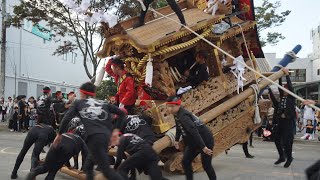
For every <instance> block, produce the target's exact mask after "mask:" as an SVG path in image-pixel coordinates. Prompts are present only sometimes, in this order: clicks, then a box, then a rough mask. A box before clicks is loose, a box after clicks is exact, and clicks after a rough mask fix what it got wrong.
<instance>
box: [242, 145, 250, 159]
mask: <svg viewBox="0 0 320 180" xmlns="http://www.w3.org/2000/svg"><path fill="white" fill-rule="evenodd" d="M242 149H243V152H244V154H245V155H246V156H250V154H249V150H248V141H247V142H245V143H243V144H242Z"/></svg>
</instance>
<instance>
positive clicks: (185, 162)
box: [182, 135, 217, 180]
mask: <svg viewBox="0 0 320 180" xmlns="http://www.w3.org/2000/svg"><path fill="white" fill-rule="evenodd" d="M204 141H205V144H206V146H207V148H209V149H213V145H214V142H213V138H212V136H211V137H209V135H208V137H207V138H205V139H204ZM199 153H201V161H202V166H203V169H204V170H205V171H206V173H207V175H208V177H209V180H216V179H217V177H216V173H215V171H214V169H213V167H212V164H211V161H212V156H209V155H207V154H205V153H204V152H203V151H202V150H199V149H196V148H194V147H191V146H187V147H186V149H185V150H184V154H183V159H182V166H183V170H184V172H185V174H186V179H187V180H193V170H192V161H193V160H194V159H195V158H196V157H197V155H198V154H199Z"/></svg>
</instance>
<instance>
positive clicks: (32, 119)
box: [28, 96, 37, 127]
mask: <svg viewBox="0 0 320 180" xmlns="http://www.w3.org/2000/svg"><path fill="white" fill-rule="evenodd" d="M28 114H29V127H33V126H35V124H36V117H37V103H36V100H35V99H34V97H33V96H31V97H30V98H29V100H28Z"/></svg>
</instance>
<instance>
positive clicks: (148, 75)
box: [145, 54, 153, 87]
mask: <svg viewBox="0 0 320 180" xmlns="http://www.w3.org/2000/svg"><path fill="white" fill-rule="evenodd" d="M152 78H153V66H152V58H151V54H149V59H148V63H147V67H146V79H145V84H146V85H147V86H150V87H152Z"/></svg>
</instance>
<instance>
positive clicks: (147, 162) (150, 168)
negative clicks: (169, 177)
mask: <svg viewBox="0 0 320 180" xmlns="http://www.w3.org/2000/svg"><path fill="white" fill-rule="evenodd" d="M158 161H159V159H158V155H157V154H156V152H155V151H154V150H153V149H152V147H151V146H150V145H149V144H146V145H144V147H142V148H141V150H139V151H138V152H136V153H134V154H133V155H132V156H130V157H129V158H128V159H127V160H125V161H124V162H123V163H122V164H121V165H120V166H119V168H118V171H119V173H120V174H121V176H122V177H123V178H124V179H129V178H128V174H129V171H130V170H134V169H138V170H142V171H144V172H145V173H146V174H148V175H149V176H150V178H151V179H152V180H161V179H162V174H161V170H160V168H159V166H158Z"/></svg>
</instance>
